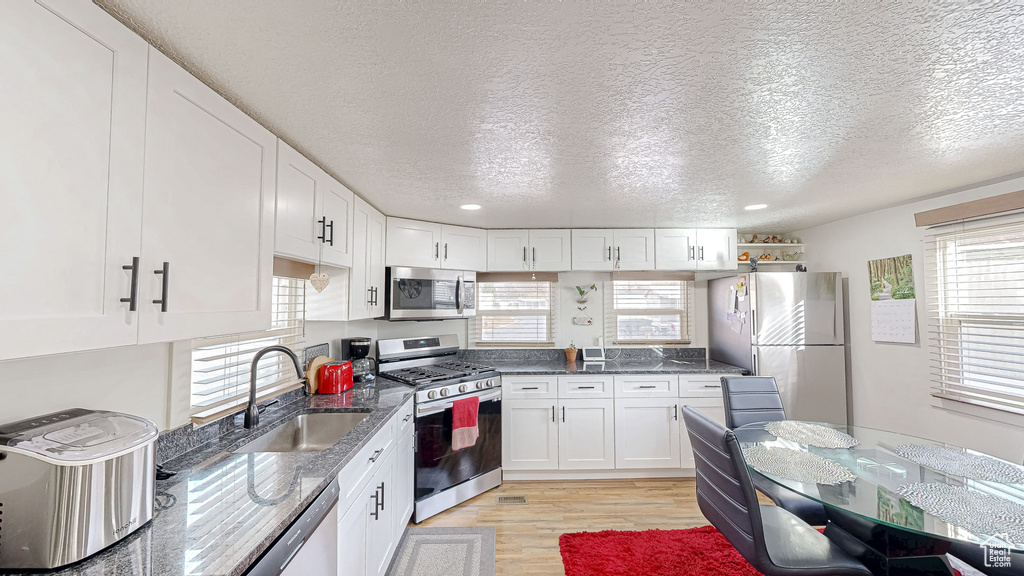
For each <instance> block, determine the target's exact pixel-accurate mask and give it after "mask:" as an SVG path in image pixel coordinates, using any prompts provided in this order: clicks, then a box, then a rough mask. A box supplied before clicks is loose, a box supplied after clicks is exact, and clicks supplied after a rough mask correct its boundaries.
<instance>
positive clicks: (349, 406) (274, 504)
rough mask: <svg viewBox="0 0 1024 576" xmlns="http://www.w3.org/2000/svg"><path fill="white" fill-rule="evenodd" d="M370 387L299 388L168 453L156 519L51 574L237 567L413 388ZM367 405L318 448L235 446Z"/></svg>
mask: <svg viewBox="0 0 1024 576" xmlns="http://www.w3.org/2000/svg"><path fill="white" fill-rule="evenodd" d="M371 390H372V391H371V392H370V393H369V395H368V397H365V398H355V397H354V396H355V395H354V394H352V393H351V392H350V393H347V394H345V395H341V396H327V395H324V396H303V397H298V398H295V399H291V400H289V401H288V402H285V403H281V404H278V405H275V406H271V407H270V408H268V409H267V411H266V412H264V413H263V415H262V416H261V421H260V425H259V426H258V427H257V428H256V429H255V430H252V431H248V430H245V429H243V428H242V426H241V417H237V420H238V425H237V427H236V428H227V427H226V429H227V430H228V431H227V432H226V433H224V434H222V435H221V436H220V437H219V438H216V439H215V440H213V441H212V442H208V443H206V444H203V445H202V446H200V447H198V448H196V449H194V450H191V451H189V452H186V453H185V454H183V455H181V456H179V457H177V458H174V459H172V460H169V461H167V462H165V463H164V466H165V467H166V468H168V469H170V470H176V471H177V472H178V473H177V475H175V476H173V477H171V478H170V479H168V480H158V481H157V482H156V510H155V514H154V517H153V521H152V522H150V523H149V524H148V525H146V526H144V527H143V528H141V529H139V530H138V531H136V532H135V533H134V534H132V535H131V536H129V537H128V538H126V539H125V540H124V541H122V542H119V543H118V544H115V545H114V546H112V547H110V548H108V549H107V550H105V551H103V552H100V553H99V554H97V555H95V556H92V557H91V558H88V559H86V560H85V561H83V562H81V563H79V564H76V565H74V566H71V567H69V568H65V569H63V570H60V571H56V572H51V574H60V575H61V576H65V575H67V576H72V575H73V576H125V575H133V576H134V575H140V576H177V575H179V574H180V575H182V576H186V575H189V576H190V575H200V574H202V575H231V576H235V575H239V574H242V573H243V572H245V570H247V569H248V568H249V566H250V565H251V564H252V562H253V561H254V560H256V559H257V558H258V557H259V556H260V554H262V553H263V552H264V551H265V550H266V549H267V548H268V547H269V546H270V545H271V544H272V543H273V542H274V540H275V539H277V537H278V536H280V535H281V534H282V533H283V532H284V531H285V530H286V529H287V528H288V526H289V525H290V524H291V523H292V522H293V521H294V520H295V519H296V518H297V517H298V516H299V515H300V514H301V513H302V512H303V511H304V510H305V509H306V508H307V507H308V506H309V505H310V504H311V503H312V502H313V500H314V499H316V497H317V496H318V495H319V494H320V493H321V492H322V491H323V490H324V488H326V487H327V485H328V484H330V482H331V481H332V480H333V479H334V478H335V477H337V475H338V472H340V471H341V469H342V468H343V467H344V466H345V465H346V464H347V463H348V462H349V461H351V459H352V458H353V457H354V456H355V454H356V452H358V451H359V449H360V448H362V447H363V446H364V445H366V443H367V442H368V441H369V439H370V438H371V437H372V436H373V435H374V434H375V433H376V432H377V431H378V430H380V429H381V428H383V427H384V424H385V423H386V422H388V421H389V420H390V419H391V417H392V416H393V415H394V414H395V413H396V412H398V410H399V408H400V407H401V406H402V405H403V404H404V403H405V401H406V400H408V399H409V398H411V396H412V388H410V387H409V386H406V385H404V384H399V383H396V382H393V381H390V380H387V379H386V378H380V379H378V381H377V385H376V386H375V387H374V388H373V389H371ZM312 412H366V413H367V414H368V416H367V417H366V419H365V420H363V421H362V422H361V423H360V424H359V425H358V426H356V427H355V428H354V429H353V430H352V431H351V432H349V433H348V434H347V435H346V436H345V437H344V438H342V439H341V441H340V442H338V443H337V444H335V445H334V446H333V447H331V448H329V449H327V450H324V451H322V452H305V453H297V452H285V453H256V454H235V453H233V452H232V451H233V450H236V449H238V448H240V447H241V446H243V445H244V444H246V443H248V442H250V441H252V440H253V439H255V438H258V437H259V436H262V435H263V434H265V433H267V432H270V431H271V430H273V429H274V428H276V427H277V425H279V424H282V423H284V422H285V421H287V420H289V419H291V418H292V417H294V416H296V415H298V414H303V413H312Z"/></svg>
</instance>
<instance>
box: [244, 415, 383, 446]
mask: <svg viewBox="0 0 1024 576" xmlns="http://www.w3.org/2000/svg"><path fill="white" fill-rule="evenodd" d="M367 416H368V414H367V413H365V412H331V413H322V414H300V415H298V416H296V417H295V418H292V419H291V420H289V421H287V422H285V423H284V424H282V425H280V426H278V427H277V428H275V429H274V430H273V431H271V432H270V433H268V434H264V435H263V436H260V437H259V438H257V439H256V440H253V441H252V442H249V443H248V444H246V445H245V446H242V447H241V448H239V449H238V450H235V452H238V453H243V454H247V453H249V452H319V451H321V450H326V449H328V448H330V447H331V446H334V445H335V444H336V443H337V442H338V440H341V439H342V438H343V437H344V436H345V434H348V433H349V431H350V430H352V429H353V428H355V427H356V426H357V425H358V424H359V423H360V422H362V421H363V420H364V419H366V417H367Z"/></svg>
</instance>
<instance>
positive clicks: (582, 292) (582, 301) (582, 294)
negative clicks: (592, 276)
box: [576, 284, 597, 304]
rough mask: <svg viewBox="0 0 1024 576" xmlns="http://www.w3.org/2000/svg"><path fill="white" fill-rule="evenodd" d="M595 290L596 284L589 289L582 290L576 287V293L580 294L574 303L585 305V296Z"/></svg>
mask: <svg viewBox="0 0 1024 576" xmlns="http://www.w3.org/2000/svg"><path fill="white" fill-rule="evenodd" d="M594 290H597V284H591V285H590V286H589V287H586V288H584V287H583V286H577V287H576V291H577V292H579V293H580V295H579V298H576V302H578V303H580V304H586V303H587V300H588V297H587V295H588V294H590V293H591V292H593V291H594Z"/></svg>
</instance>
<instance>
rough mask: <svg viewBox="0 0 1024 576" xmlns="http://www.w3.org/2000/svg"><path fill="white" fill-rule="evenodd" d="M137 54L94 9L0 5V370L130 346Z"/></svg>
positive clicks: (136, 242) (133, 333)
mask: <svg viewBox="0 0 1024 576" xmlns="http://www.w3.org/2000/svg"><path fill="white" fill-rule="evenodd" d="M147 48H148V47H147V45H146V43H145V42H144V41H143V40H142V39H141V38H139V37H138V36H136V35H135V34H134V33H132V32H131V31H130V30H128V29H127V28H125V27H124V26H122V25H121V24H120V23H119V22H117V21H116V20H114V19H113V18H111V17H110V16H109V15H108V14H107V13H106V12H104V11H103V10H102V9H100V8H99V7H97V6H95V5H94V4H92V3H91V2H28V1H4V2H0V78H3V88H2V93H3V95H2V96H0V102H2V103H0V126H2V128H0V164H2V166H3V168H2V169H0V246H2V249H0V270H3V276H4V279H3V281H0V360H3V359H8V358H18V357H25V356H36V355H40V354H55V353H60V352H69V351H74V350H86V349H92V348H103V347H111V346H124V345H129V344H134V343H135V342H136V339H137V336H138V324H137V317H138V316H137V314H136V313H133V312H131V311H130V310H129V307H130V303H122V302H121V299H122V298H130V297H131V294H132V290H131V287H132V271H131V270H130V269H129V270H125V269H123V267H124V266H129V267H130V266H131V265H132V262H133V258H137V257H139V250H140V241H141V240H140V238H141V233H142V216H141V214H142V179H143V151H144V149H145V147H144V143H145V134H146V131H145V122H146V58H147ZM183 236H184V234H183ZM149 266H151V263H149V262H146V263H145V265H144V266H143V267H142V269H140V270H139V271H138V272H139V273H144V272H146V268H147V267H149ZM149 272H152V271H151V270H149ZM139 306H140V307H142V304H141V303H140V304H139Z"/></svg>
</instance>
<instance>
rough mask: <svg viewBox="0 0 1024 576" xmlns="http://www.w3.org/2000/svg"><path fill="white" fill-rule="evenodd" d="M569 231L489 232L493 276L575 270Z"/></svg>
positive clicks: (488, 241) (490, 268)
mask: <svg viewBox="0 0 1024 576" xmlns="http://www.w3.org/2000/svg"><path fill="white" fill-rule="evenodd" d="M570 238H571V236H570V231H569V230H563V229H559V230H547V229H538V230H488V231H487V269H488V270H490V271H491V272H522V271H536V272H562V271H565V270H571V269H572V248H571V246H572V242H571V240H570Z"/></svg>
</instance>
